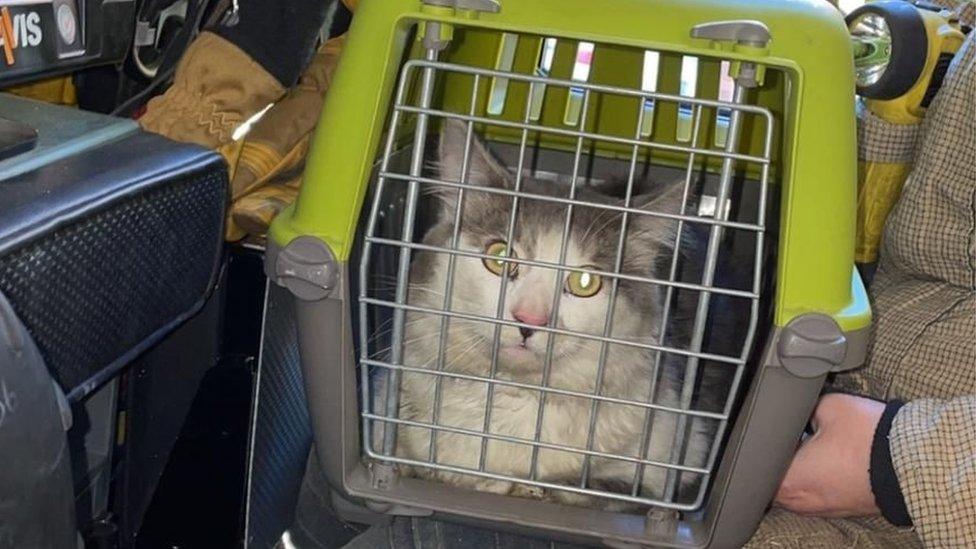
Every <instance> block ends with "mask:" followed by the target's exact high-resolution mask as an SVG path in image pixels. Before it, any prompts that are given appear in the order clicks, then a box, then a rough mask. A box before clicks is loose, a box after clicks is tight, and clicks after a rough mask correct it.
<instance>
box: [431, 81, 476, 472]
mask: <svg viewBox="0 0 976 549" xmlns="http://www.w3.org/2000/svg"><path fill="white" fill-rule="evenodd" d="M472 80H473V81H472V83H471V104H470V105H469V106H468V113H469V114H472V115H473V114H474V113H475V108H476V106H477V103H478V84H480V82H481V76H479V75H477V74H476V75H474V77H473V79H472ZM473 135H474V123H472V122H468V124H467V133H466V134H465V136H464V153H462V157H461V179H462V180H464V179H465V178H466V177H467V173H468V162H469V161H470V160H471V138H472V136H473ZM464 191H465V189H464V188H460V189H458V195H457V201H458V204H463V203H464ZM460 236H461V208H460V207H458V208H457V209H455V211H454V228H453V230H452V231H451V248H452V249H457V247H458V238H459V237H460ZM456 260H457V256H456V255H450V256H448V258H447V283H446V284H445V288H444V310H449V309H450V308H451V298H452V297H453V296H454V269H455V266H456ZM449 322H450V318H449V317H446V316H445V317H443V318H441V330H440V341H439V343H438V347H437V370H438V371H442V370H443V369H444V353H445V351H446V348H447V328H448V323H449ZM443 389H444V387H443V384H442V378H440V377H438V378H436V379H435V380H434V410H433V412H432V416H433V419H432V421H433V423H434V424H435V425H436V424H437V419H438V417H439V416H440V411H441V398H442V395H443ZM428 456H429V460H430V461H431V462H436V461H437V432H436V431H433V432H431V433H430V449H429V450H428Z"/></svg>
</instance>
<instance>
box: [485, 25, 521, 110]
mask: <svg viewBox="0 0 976 549" xmlns="http://www.w3.org/2000/svg"><path fill="white" fill-rule="evenodd" d="M517 46H518V35H516V34H511V33H508V32H506V33H502V40H501V43H500V44H499V45H498V56H497V57H496V59H495V70H499V71H504V72H511V70H512V66H513V65H514V63H515V49H516V47H517ZM507 95H508V78H492V79H491V93H489V94H488V114H492V115H495V116H497V115H499V114H501V113H502V111H504V110H505V97H506V96H507Z"/></svg>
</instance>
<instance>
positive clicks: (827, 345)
mask: <svg viewBox="0 0 976 549" xmlns="http://www.w3.org/2000/svg"><path fill="white" fill-rule="evenodd" d="M776 350H777V353H778V355H779V360H780V363H781V364H782V365H783V367H784V368H786V370H787V371H789V372H790V373H791V374H793V375H795V376H797V377H803V378H811V377H819V376H822V375H824V374H826V373H827V372H829V371H831V370H832V369H834V368H835V367H837V366H839V365H841V364H843V363H844V359H845V358H846V357H847V336H845V335H844V332H842V331H841V329H840V326H838V325H837V323H836V322H834V319H832V318H830V317H829V316H827V315H822V314H816V313H813V314H805V315H801V316H798V317H797V318H794V319H793V320H791V321H790V323H789V324H787V325H786V327H785V328H783V330H782V331H781V332H780V335H779V342H778V343H777V347H776Z"/></svg>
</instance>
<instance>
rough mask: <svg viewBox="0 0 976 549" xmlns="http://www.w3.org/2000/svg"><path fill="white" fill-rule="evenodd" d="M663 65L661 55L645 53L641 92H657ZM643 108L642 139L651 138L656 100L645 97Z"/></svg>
mask: <svg viewBox="0 0 976 549" xmlns="http://www.w3.org/2000/svg"><path fill="white" fill-rule="evenodd" d="M660 64H661V54H660V53H658V52H656V51H650V50H648V51H645V52H644V70H643V72H642V73H641V90H643V91H646V92H656V91H657V80H658V68H659V66H660ZM641 108H642V109H643V110H644V116H643V118H641V128H640V136H641V137H650V135H651V132H653V131H654V98H653V97H645V98H644V99H643V100H642V105H641Z"/></svg>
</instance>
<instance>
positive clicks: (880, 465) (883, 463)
mask: <svg viewBox="0 0 976 549" xmlns="http://www.w3.org/2000/svg"><path fill="white" fill-rule="evenodd" d="M904 405H905V403H904V402H902V401H900V400H893V401H891V402H889V403H888V405H887V406H885V411H884V413H883V414H881V419H880V420H878V427H877V428H876V429H875V431H874V440H873V441H872V442H871V468H870V474H871V491H872V492H874V502H875V504H876V505H877V506H878V509H881V515H882V516H884V518H885V519H887V520H888V522H890V523H892V524H894V525H895V526H911V525H912V517H911V516H910V515H909V514H908V508H907V507H906V505H905V496H904V494H902V492H901V486H899V485H898V475H897V474H896V473H895V466H894V464H892V462H891V444H890V442H889V440H888V435H889V433H890V432H891V424H892V422H893V421H894V419H895V415H896V414H898V410H900V409H901V407H902V406H904Z"/></svg>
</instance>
